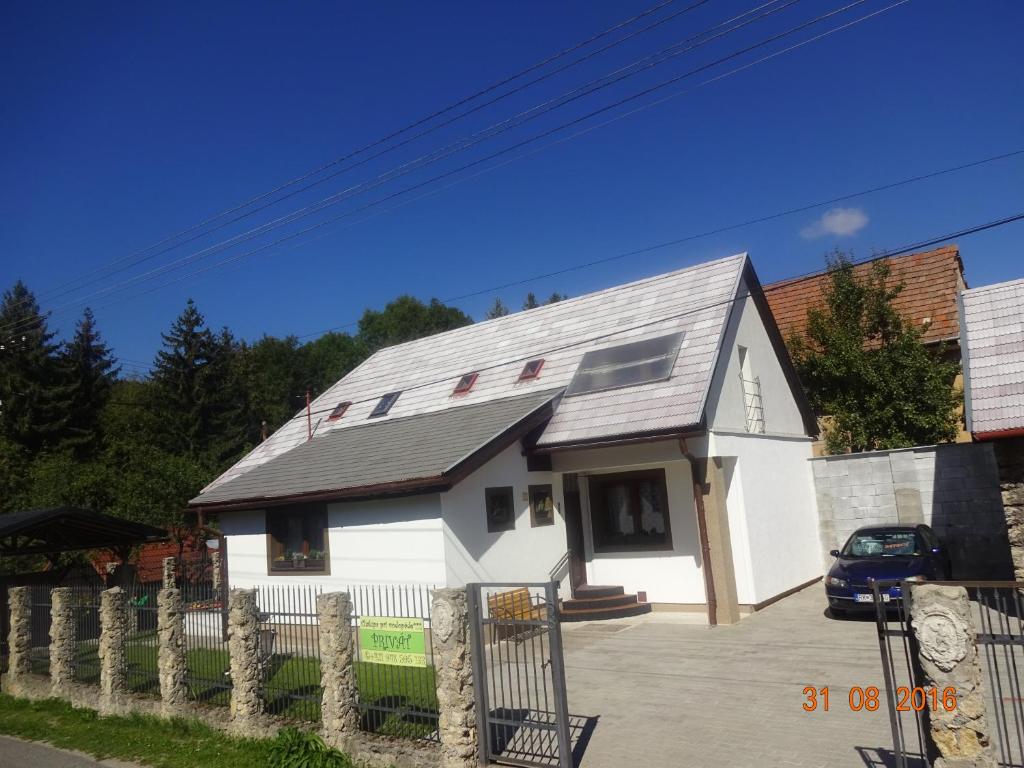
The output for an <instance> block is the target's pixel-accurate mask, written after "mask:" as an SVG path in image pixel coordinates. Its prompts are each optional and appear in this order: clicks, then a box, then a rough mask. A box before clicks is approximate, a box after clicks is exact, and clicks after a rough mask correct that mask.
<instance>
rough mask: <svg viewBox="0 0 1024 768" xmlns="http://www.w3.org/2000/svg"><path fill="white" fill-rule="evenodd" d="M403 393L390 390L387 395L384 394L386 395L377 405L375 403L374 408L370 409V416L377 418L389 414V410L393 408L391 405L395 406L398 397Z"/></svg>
mask: <svg viewBox="0 0 1024 768" xmlns="http://www.w3.org/2000/svg"><path fill="white" fill-rule="evenodd" d="M401 394H402V393H401V392H400V391H399V392H388V393H387V394H386V395H384V397H382V398H381V399H380V401H379V402H378V403H377V405H375V406H374V407H373V410H372V411H370V416H369V418H371V419H375V418H377V417H378V416H387V413H388V411H390V410H391V406H393V405H394V404H395V401H396V400H397V399H398V397H399V395H401Z"/></svg>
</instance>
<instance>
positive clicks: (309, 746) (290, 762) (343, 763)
mask: <svg viewBox="0 0 1024 768" xmlns="http://www.w3.org/2000/svg"><path fill="white" fill-rule="evenodd" d="M268 766H269V768H352V761H351V760H349V759H348V757H347V756H346V755H343V754H342V753H341V752H338V751H337V750H335V749H331V748H330V747H328V746H327V745H326V744H325V743H324V740H323V739H321V738H320V737H319V736H317V735H316V734H315V733H308V732H306V731H299V730H297V729H295V728H283V729H282V730H281V731H280V732H279V733H278V734H277V738H276V739H274V741H273V743H272V744H271V747H270V762H269V763H268Z"/></svg>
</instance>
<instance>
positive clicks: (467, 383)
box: [452, 371, 480, 395]
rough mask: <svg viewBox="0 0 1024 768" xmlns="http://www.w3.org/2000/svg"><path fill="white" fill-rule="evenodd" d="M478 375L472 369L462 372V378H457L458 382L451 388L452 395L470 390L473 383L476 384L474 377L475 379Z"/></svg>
mask: <svg viewBox="0 0 1024 768" xmlns="http://www.w3.org/2000/svg"><path fill="white" fill-rule="evenodd" d="M479 375H480V374H479V373H477V372H476V371H472V372H471V373H465V374H463V375H462V378H461V379H459V383H458V384H456V385H455V389H454V390H452V394H453V395H464V394H466V393H467V392H469V390H471V389H472V388H473V385H474V384H476V379H477V376H479Z"/></svg>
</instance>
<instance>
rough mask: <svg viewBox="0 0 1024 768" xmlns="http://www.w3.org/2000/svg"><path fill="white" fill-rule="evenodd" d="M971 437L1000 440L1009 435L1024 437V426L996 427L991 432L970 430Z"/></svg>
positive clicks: (1009, 436)
mask: <svg viewBox="0 0 1024 768" xmlns="http://www.w3.org/2000/svg"><path fill="white" fill-rule="evenodd" d="M971 437H973V438H974V439H975V440H1000V439H1006V438H1011V437H1024V427H1015V428H1013V429H997V430H994V431H992V432H972V433H971Z"/></svg>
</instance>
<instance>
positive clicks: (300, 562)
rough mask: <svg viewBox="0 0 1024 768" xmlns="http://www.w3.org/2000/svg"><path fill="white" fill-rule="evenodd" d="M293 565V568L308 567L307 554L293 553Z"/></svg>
mask: <svg viewBox="0 0 1024 768" xmlns="http://www.w3.org/2000/svg"><path fill="white" fill-rule="evenodd" d="M292 567H293V568H305V567H306V556H305V555H304V554H302V553H301V552H293V553H292Z"/></svg>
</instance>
